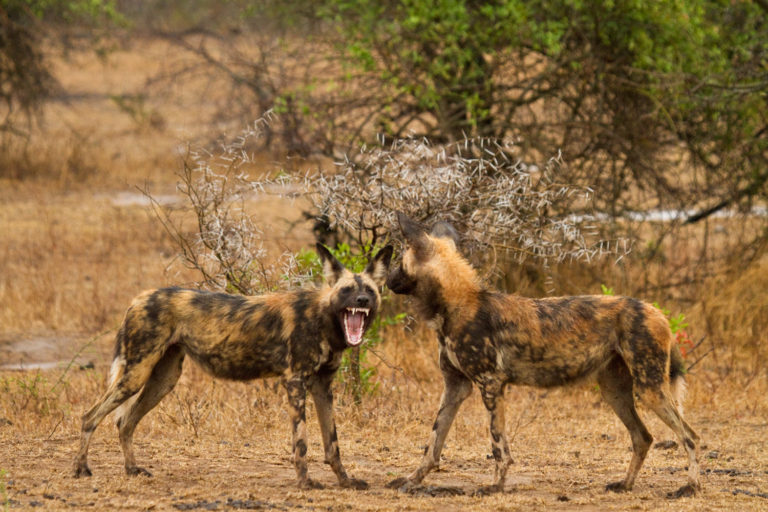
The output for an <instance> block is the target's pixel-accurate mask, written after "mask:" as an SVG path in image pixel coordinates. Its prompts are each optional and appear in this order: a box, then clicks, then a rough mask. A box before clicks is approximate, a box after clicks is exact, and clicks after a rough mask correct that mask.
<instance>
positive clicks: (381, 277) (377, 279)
mask: <svg viewBox="0 0 768 512" xmlns="http://www.w3.org/2000/svg"><path fill="white" fill-rule="evenodd" d="M391 260H392V246H391V245H387V246H386V247H383V248H382V249H381V250H379V252H377V253H376V256H375V257H374V258H373V259H372V260H371V262H370V263H368V266H367V267H366V268H365V272H366V273H367V274H368V275H370V276H371V279H373V282H374V283H376V286H381V285H383V284H384V281H386V280H387V270H388V269H389V262H390V261H391Z"/></svg>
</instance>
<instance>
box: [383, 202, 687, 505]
mask: <svg viewBox="0 0 768 512" xmlns="http://www.w3.org/2000/svg"><path fill="white" fill-rule="evenodd" d="M398 220H399V222H400V227H401V229H402V232H403V235H404V237H405V241H406V250H405V252H404V254H403V256H402V261H401V263H400V264H399V265H397V266H394V268H393V269H392V270H391V271H390V274H389V277H388V279H387V286H388V287H389V288H390V289H392V290H393V291H394V292H396V293H401V294H408V295H412V296H413V297H414V300H415V303H416V307H417V308H418V309H419V310H420V312H421V313H422V316H424V317H425V318H426V319H428V320H430V321H432V323H433V324H434V325H435V327H436V329H437V332H438V340H439V346H440V368H441V370H442V373H443V378H444V381H445V389H444V391H443V396H442V400H441V403H440V409H439V412H438V413H437V420H436V421H435V423H434V427H433V429H432V434H431V437H430V439H429V443H428V446H427V448H426V450H425V453H424V458H423V459H422V462H421V464H420V465H419V467H418V468H417V469H416V470H415V471H414V472H413V473H411V474H410V475H409V476H408V477H405V478H398V479H396V480H393V481H392V482H390V483H389V484H388V485H389V486H390V487H398V488H400V487H403V486H405V487H406V488H407V487H413V486H414V485H416V484H418V483H419V482H421V480H422V479H423V478H424V477H425V475H426V474H427V473H429V471H431V470H432V469H433V468H434V467H436V466H437V465H438V461H439V460H440V451H441V450H442V448H443V443H444V441H445V436H446V434H447V433H448V429H449V428H450V426H451V423H452V422H453V419H454V417H455V415H456V412H457V411H458V409H459V406H460V405H461V403H462V402H463V401H464V400H465V399H466V398H467V396H468V395H469V394H470V392H471V390H472V384H473V383H474V384H475V385H476V386H477V387H478V388H479V390H480V393H481V395H482V399H483V403H484V404H485V406H486V408H487V409H488V411H489V413H490V430H491V441H492V452H493V457H494V459H495V461H496V468H495V479H494V483H493V485H491V486H488V487H484V488H482V489H481V490H480V491H481V492H496V491H502V490H503V488H504V479H505V476H506V473H507V468H508V466H509V465H510V463H511V462H512V459H511V457H510V453H509V446H508V444H507V438H506V433H505V429H504V406H503V403H502V400H503V396H504V388H505V386H507V385H508V384H523V385H528V386H537V387H552V386H561V385H565V384H568V383H572V382H574V381H578V380H581V379H584V378H587V377H591V376H595V377H597V382H598V383H599V387H600V391H601V393H602V395H603V398H604V399H605V401H606V402H608V404H609V405H610V406H611V407H612V408H613V410H614V411H615V412H616V414H617V415H618V416H619V418H620V419H621V421H622V422H623V423H624V425H625V426H626V427H627V429H628V430H629V434H630V436H631V438H632V448H633V455H632V460H631V461H630V464H629V470H628V471H627V475H626V477H625V478H624V479H623V480H621V481H619V482H616V483H612V484H609V485H608V486H607V489H609V490H613V491H627V490H630V489H631V488H632V485H633V484H634V483H635V477H636V476H637V473H638V471H639V470H640V467H641V466H642V464H643V460H644V459H645V456H646V454H647V453H648V449H649V447H650V446H651V441H652V439H653V438H652V437H651V434H650V433H649V432H648V430H647V429H646V427H645V425H644V424H643V422H642V421H641V419H640V417H639V416H638V414H637V411H636V409H635V398H634V397H635V396H637V397H639V399H640V400H641V401H642V402H643V403H644V404H645V405H647V406H648V407H650V408H651V409H652V410H653V411H654V412H655V413H656V414H657V415H658V416H659V417H660V418H661V419H662V420H663V421H664V422H665V423H666V424H667V425H669V427H670V428H671V429H672V430H673V431H674V432H675V433H676V434H677V436H678V437H679V438H680V441H681V444H682V445H683V447H684V448H685V450H687V452H688V483H687V484H686V485H684V486H683V487H681V488H680V489H678V490H677V492H675V493H672V494H671V496H684V495H686V496H687V495H693V494H696V492H697V491H698V490H699V489H700V484H699V465H698V462H697V460H696V451H697V443H698V440H699V437H698V435H696V433H695V432H694V431H693V429H691V427H690V426H688V424H687V423H686V422H685V420H684V419H683V415H682V405H681V404H682V399H683V396H682V395H683V393H684V387H685V386H684V381H683V374H684V371H685V370H684V366H683V361H682V357H681V355H680V352H679V350H678V348H677V346H676V345H675V342H674V338H673V336H672V333H671V331H670V328H669V324H668V321H667V319H666V317H665V316H664V315H663V314H662V313H661V312H660V311H659V310H658V309H657V308H656V307H654V306H652V305H650V304H647V303H645V302H642V301H639V300H637V299H632V298H628V297H610V296H577V297H557V298H544V299H529V298H524V297H520V296H516V295H506V294H503V293H499V292H495V291H492V290H488V289H486V288H484V287H483V286H482V285H481V283H480V280H479V279H478V276H477V274H476V272H475V270H474V269H473V268H472V266H471V265H470V264H469V262H467V260H466V259H464V258H463V257H462V256H461V254H460V253H459V251H458V250H457V247H456V242H455V241H454V240H453V239H452V237H451V235H452V234H455V231H453V230H452V229H446V226H445V225H439V226H438V228H439V229H438V230H436V231H433V233H432V234H428V233H427V232H426V231H425V229H424V228H423V227H422V226H421V225H419V224H418V223H416V222H414V221H412V220H410V219H409V218H408V217H406V216H405V215H403V214H398Z"/></svg>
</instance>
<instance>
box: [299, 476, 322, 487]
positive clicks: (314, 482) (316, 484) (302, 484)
mask: <svg viewBox="0 0 768 512" xmlns="http://www.w3.org/2000/svg"><path fill="white" fill-rule="evenodd" d="M299 489H325V486H324V485H323V484H321V483H320V482H318V481H317V480H312V479H311V478H307V479H305V480H301V481H300V482H299Z"/></svg>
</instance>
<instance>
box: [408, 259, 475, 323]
mask: <svg viewBox="0 0 768 512" xmlns="http://www.w3.org/2000/svg"><path fill="white" fill-rule="evenodd" d="M461 263H462V264H463V265H459V266H455V267H451V268H446V269H445V271H444V272H441V273H440V274H438V275H436V276H432V277H431V278H428V279H427V280H425V283H424V286H423V287H422V291H421V293H420V294H419V295H420V297H419V299H420V303H421V307H422V312H423V313H424V315H425V316H426V317H427V318H428V319H430V320H433V321H436V322H437V324H438V325H439V326H440V327H441V330H442V331H443V332H444V333H446V334H449V333H450V331H451V330H452V328H453V327H455V326H459V325H463V324H464V323H466V322H467V321H468V320H470V319H471V318H473V317H474V315H475V313H476V311H477V307H478V304H479V299H480V295H481V294H482V291H483V290H482V287H481V286H480V284H479V282H478V278H477V275H476V273H475V271H474V269H472V267H471V266H469V264H468V263H466V262H464V261H461Z"/></svg>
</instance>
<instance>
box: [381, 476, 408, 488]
mask: <svg viewBox="0 0 768 512" xmlns="http://www.w3.org/2000/svg"><path fill="white" fill-rule="evenodd" d="M407 484H411V481H410V480H408V479H407V478H406V477H404V476H401V477H398V478H395V479H394V480H392V481H390V482H388V483H387V485H386V487H387V489H400V488H402V487H405V486H406V485H407Z"/></svg>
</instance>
